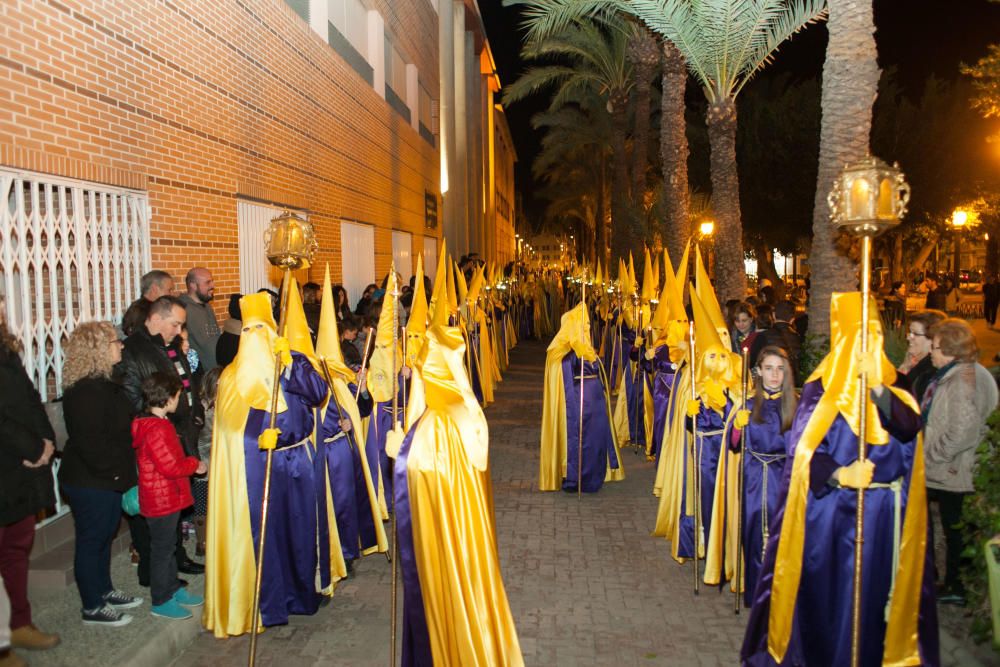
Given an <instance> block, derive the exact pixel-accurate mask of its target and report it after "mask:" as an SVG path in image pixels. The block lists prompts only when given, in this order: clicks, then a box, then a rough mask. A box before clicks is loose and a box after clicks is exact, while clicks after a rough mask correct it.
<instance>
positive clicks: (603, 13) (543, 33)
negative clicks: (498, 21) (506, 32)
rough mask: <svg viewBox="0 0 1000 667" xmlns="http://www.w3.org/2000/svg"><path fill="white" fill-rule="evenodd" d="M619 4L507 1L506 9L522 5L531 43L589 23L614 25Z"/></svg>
mask: <svg viewBox="0 0 1000 667" xmlns="http://www.w3.org/2000/svg"><path fill="white" fill-rule="evenodd" d="M622 4H623V3H622V2H621V1H620V0H504V1H503V5H504V6H505V7H510V6H513V5H520V6H522V7H524V9H522V10H521V11H522V16H523V17H524V20H523V21H522V23H521V25H522V27H523V28H525V30H526V31H527V39H528V41H537V40H540V39H544V38H546V37H549V36H551V35H555V34H558V33H560V32H562V31H563V30H565V29H566V28H568V27H569V26H571V25H573V24H577V23H580V22H581V21H586V20H597V21H601V22H606V23H614V22H615V21H616V20H617V16H616V15H617V14H618V13H619V12H620V11H621V9H622Z"/></svg>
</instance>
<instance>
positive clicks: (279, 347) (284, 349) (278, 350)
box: [271, 336, 292, 366]
mask: <svg viewBox="0 0 1000 667" xmlns="http://www.w3.org/2000/svg"><path fill="white" fill-rule="evenodd" d="M271 351H272V352H274V353H275V354H280V355H281V365H282V366H288V365H289V364H291V363H292V348H291V346H290V345H289V344H288V339H287V338H285V337H284V336H281V337H279V338H275V339H274V345H273V346H272V347H271Z"/></svg>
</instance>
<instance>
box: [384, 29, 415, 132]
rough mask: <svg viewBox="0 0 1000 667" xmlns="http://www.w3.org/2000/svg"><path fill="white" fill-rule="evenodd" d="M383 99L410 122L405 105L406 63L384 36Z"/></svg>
mask: <svg viewBox="0 0 1000 667" xmlns="http://www.w3.org/2000/svg"><path fill="white" fill-rule="evenodd" d="M385 99H386V101H387V102H388V103H389V105H390V106H392V108H393V109H395V110H396V111H398V112H399V114H400V115H401V116H403V118H405V119H406V121H407V122H410V108H409V106H407V104H406V61H405V60H403V56H402V54H400V53H399V49H397V48H396V47H395V45H394V44H393V43H392V41H390V39H389V36H388V35H386V36H385Z"/></svg>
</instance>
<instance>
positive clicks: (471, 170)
mask: <svg viewBox="0 0 1000 667" xmlns="http://www.w3.org/2000/svg"><path fill="white" fill-rule="evenodd" d="M0 13H2V17H3V20H2V21H0V195H2V196H3V197H4V199H5V201H6V202H7V206H6V207H5V208H4V209H2V210H0V290H2V291H3V292H4V293H5V294H6V296H7V297H8V298H7V302H8V304H7V316H8V321H9V322H10V323H11V325H12V328H13V329H14V330H15V332H16V333H17V334H18V335H19V336H20V337H21V338H22V340H24V342H25V345H26V351H25V352H26V354H25V361H26V364H27V366H28V367H29V372H31V373H33V374H34V375H35V377H36V378H38V379H41V378H47V379H48V382H47V383H40V384H41V385H43V386H44V385H48V386H49V388H50V389H54V388H57V387H58V386H59V373H60V371H59V366H60V365H61V357H60V345H61V340H62V339H63V337H64V336H65V334H66V333H67V332H68V331H69V330H71V329H72V328H73V326H75V324H76V323H77V322H78V321H81V320H84V319H93V318H100V319H117V318H119V317H120V316H121V314H122V313H123V312H124V309H125V307H126V306H127V305H128V303H129V302H130V301H131V300H132V299H134V298H135V297H136V296H137V293H138V285H137V281H138V277H139V276H140V275H141V274H142V273H144V272H145V271H146V270H148V269H150V268H160V269H165V270H167V271H169V272H171V273H172V274H173V275H174V277H175V279H177V282H178V285H181V283H182V281H183V276H184V273H185V272H186V270H187V269H188V268H190V267H192V266H196V265H204V266H207V267H209V268H210V269H211V270H212V271H213V273H214V275H215V281H216V286H217V288H216V294H217V302H216V306H217V308H218V309H219V311H220V312H221V310H222V309H223V308H224V306H225V302H226V298H225V297H226V296H227V295H228V294H230V293H234V292H247V291H252V290H254V289H256V288H258V287H260V286H263V285H264V284H266V283H267V281H268V266H267V263H266V259H265V258H264V257H263V253H262V251H261V250H262V249H261V245H262V243H261V240H260V237H261V233H262V231H263V228H264V227H266V224H267V222H268V220H269V219H270V218H271V217H273V216H274V215H276V214H277V213H279V212H280V211H281V210H282V209H291V210H294V211H298V212H300V213H302V214H303V215H306V216H308V218H309V219H310V220H311V221H312V222H313V224H314V226H315V228H316V230H317V234H318V239H319V243H320V253H319V257H318V261H317V264H316V266H314V268H313V269H312V270H311V274H309V276H308V277H311V278H312V279H317V278H321V277H322V270H323V268H322V267H323V263H324V262H329V264H330V268H331V271H332V273H333V276H334V280H336V281H343V282H344V283H345V285H346V286H347V287H348V288H349V291H351V292H352V297H354V298H356V297H357V296H358V292H359V291H360V289H361V288H363V286H364V284H366V283H367V282H372V281H376V280H378V279H381V277H382V276H383V275H384V274H385V273H386V271H387V270H388V267H389V263H390V261H391V260H392V259H395V260H396V262H397V266H399V267H401V269H400V270H401V272H402V273H403V274H404V275H405V276H408V275H409V272H410V271H411V261H413V260H412V259H411V258H412V257H413V256H414V255H415V254H416V253H420V252H424V253H425V261H431V262H432V261H434V257H433V256H434V255H435V253H436V247H437V244H438V239H439V238H440V237H441V236H442V233H446V235H447V236H448V242H449V250H450V251H451V252H452V253H453V254H461V253H463V252H466V251H478V252H479V253H480V254H481V255H482V256H484V257H485V258H487V259H494V260H497V261H509V260H510V259H513V255H514V233H513V222H514V221H513V206H512V202H513V201H514V199H515V197H514V190H513V188H514V184H513V162H514V160H515V155H514V152H513V145H512V142H511V141H510V136H509V132H508V130H507V127H506V122H505V120H504V116H503V113H502V110H501V109H500V108H499V106H498V105H496V103H495V102H496V101H495V99H494V95H495V93H496V92H497V91H498V90H499V81H498V79H497V77H496V74H495V71H494V68H493V64H492V63H493V60H492V57H491V55H490V52H489V45H488V44H487V42H486V40H485V33H484V31H483V28H482V22H481V18H480V17H479V13H478V8H477V6H476V3H475V0H466V1H464V2H463V1H455V0H433V1H432V0H294V1H292V2H287V3H286V2H283V1H282V0H213V1H211V2H207V1H204V0H202V1H199V0H172V1H170V2H167V1H165V0H89V1H85V0H10V1H9V2H5V3H4V7H3V9H2V10H0ZM442 54H443V56H442ZM442 155H445V156H446V158H445V159H442V157H441V156H442ZM446 185H447V186H446ZM413 265H414V266H415V262H414V264H413ZM303 277H306V276H303Z"/></svg>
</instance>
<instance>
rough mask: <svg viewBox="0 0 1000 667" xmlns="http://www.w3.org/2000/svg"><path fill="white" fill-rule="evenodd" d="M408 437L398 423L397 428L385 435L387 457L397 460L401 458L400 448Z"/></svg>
mask: <svg viewBox="0 0 1000 667" xmlns="http://www.w3.org/2000/svg"><path fill="white" fill-rule="evenodd" d="M405 437H406V432H405V431H403V427H402V426H400V425H399V423H398V422H397V423H396V426H395V427H394V428H393V429H392V430H391V431H389V432H388V433H386V434H385V455H386V456H388V457H389V458H390V459H395V458H396V457H397V456H399V448H400V447H401V446H402V445H403V438H405Z"/></svg>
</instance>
